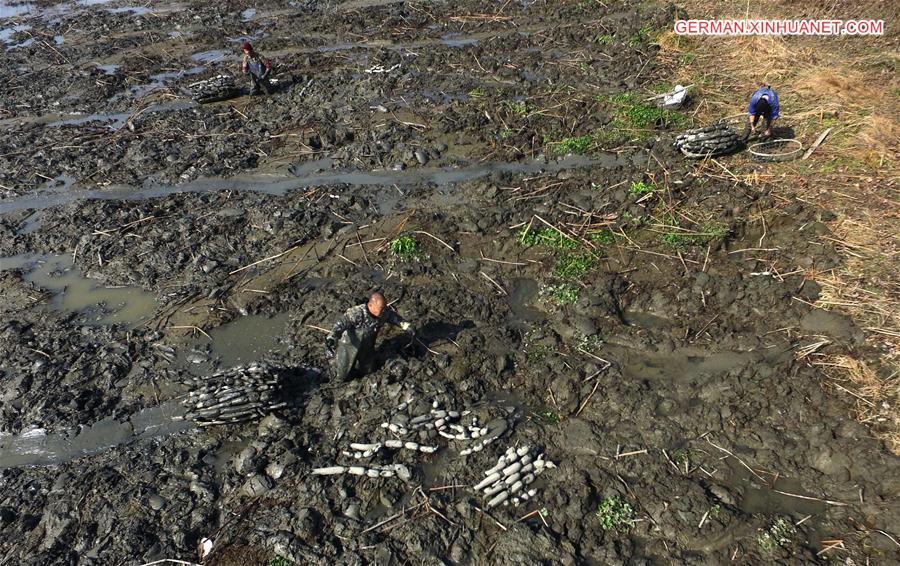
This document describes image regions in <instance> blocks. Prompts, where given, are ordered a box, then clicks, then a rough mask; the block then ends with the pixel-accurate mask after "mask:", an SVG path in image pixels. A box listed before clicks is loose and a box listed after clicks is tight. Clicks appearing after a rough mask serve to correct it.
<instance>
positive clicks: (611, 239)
mask: <svg viewBox="0 0 900 566" xmlns="http://www.w3.org/2000/svg"><path fill="white" fill-rule="evenodd" d="M588 238H590V240H591V241H592V242H594V243H595V244H600V245H603V246H609V245H612V244H615V243H616V236H615V235H614V234H613V233H612V230H610V229H608V228H607V229H604V230H600V231H599V232H594V233H593V234H591V235H590V236H588Z"/></svg>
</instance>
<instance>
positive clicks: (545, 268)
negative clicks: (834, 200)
mask: <svg viewBox="0 0 900 566" xmlns="http://www.w3.org/2000/svg"><path fill="white" fill-rule="evenodd" d="M0 9H2V10H3V11H2V14H3V15H2V19H0V28H2V35H0V38H2V41H3V42H4V44H5V48H6V49H8V50H7V51H6V54H5V57H6V59H7V61H8V62H9V64H8V65H4V66H3V68H2V69H0V74H2V77H0V78H2V80H3V81H4V85H5V88H4V91H3V104H2V110H0V112H2V113H3V115H2V116H0V120H2V122H0V129H2V130H3V132H4V135H3V136H0V191H2V192H0V197H2V198H0V289H2V294H0V296H2V299H0V311H2V312H0V359H2V360H3V362H2V369H0V563H10V564H34V565H37V564H41V565H43V564H119V563H125V564H141V563H146V562H151V561H155V560H161V559H164V558H174V559H179V560H186V561H192V562H199V561H200V557H199V556H198V550H197V549H198V544H200V543H201V542H202V541H203V540H204V539H209V540H210V541H212V543H213V546H212V551H211V553H210V554H209V555H208V556H206V558H205V559H204V561H203V562H204V563H206V564H247V563H253V564H265V563H267V562H269V561H271V560H273V559H274V558H276V557H277V556H280V557H283V558H284V559H286V560H289V561H292V562H294V563H297V564H332V563H341V564H345V563H346V564H367V563H374V564H404V563H412V562H414V563H426V564H469V563H491V564H524V563H528V564H532V563H560V562H561V563H567V564H581V563H589V564H626V563H628V564H631V563H634V564H640V563H647V564H669V563H696V564H721V563H726V562H730V561H736V562H740V563H747V564H758V563H772V562H776V563H785V564H794V563H818V562H827V561H831V560H838V561H842V562H845V563H848V564H849V563H854V564H862V563H866V562H870V563H891V562H895V561H897V560H898V559H900V554H898V546H897V541H896V539H897V534H898V533H900V505H898V501H897V498H898V491H900V465H898V460H897V458H896V457H895V456H893V455H891V454H890V453H889V452H888V451H887V450H886V449H885V447H884V446H883V444H882V443H881V442H879V441H878V440H876V439H874V438H873V436H872V432H871V430H870V429H868V428H866V427H864V426H863V425H861V424H859V423H857V422H856V420H854V419H853V418H852V412H853V407H854V402H855V399H853V398H851V397H850V396H849V395H843V394H841V393H840V391H839V390H835V388H833V387H827V388H826V387H825V386H824V384H825V377H824V375H823V373H822V371H821V366H820V365H817V363H818V362H820V361H821V360H823V359H824V358H823V357H822V356H823V355H827V354H848V355H857V356H868V357H870V358H872V357H873V356H875V355H876V354H877V353H876V352H872V351H870V350H868V349H867V348H866V346H865V345H864V344H863V340H862V334H861V332H860V331H859V329H858V328H856V327H855V326H854V325H853V324H852V323H851V322H850V321H849V320H848V319H846V318H844V317H842V316H840V315H838V314H835V313H832V312H828V311H825V310H822V309H820V308H818V307H817V306H816V301H817V299H818V293H819V289H818V287H817V286H816V284H815V283H814V282H813V281H811V280H807V279H806V278H805V277H804V275H805V274H807V273H812V272H815V271H823V270H827V269H830V268H833V267H834V266H836V265H837V262H838V261H839V256H838V254H837V253H836V252H835V250H834V249H833V247H832V243H831V240H829V239H828V237H829V234H828V231H827V228H826V227H825V225H824V224H823V223H822V221H823V219H825V218H827V215H828V212H827V211H823V210H819V209H817V208H816V207H815V205H814V204H812V203H809V202H800V201H795V200H793V199H792V198H790V197H788V196H786V194H781V193H780V192H779V191H777V190H775V191H766V190H761V189H759V188H758V187H749V186H744V185H742V184H739V183H736V182H735V180H734V179H733V178H730V177H729V176H728V174H727V169H728V164H729V159H740V157H739V156H738V157H732V158H725V160H724V161H723V162H722V165H720V166H719V165H715V164H707V165H697V164H695V163H687V162H685V161H683V160H682V159H681V158H680V156H679V155H678V154H676V153H674V152H673V151H672V149H671V142H672V138H673V136H674V134H675V133H676V131H675V130H674V129H672V128H670V127H668V126H667V125H666V124H659V127H658V128H654V127H653V126H650V130H649V131H645V132H642V133H640V134H635V135H634V136H632V138H631V139H629V140H622V141H621V143H619V144H617V145H616V146H615V147H609V148H606V149H607V150H606V151H603V150H600V149H597V148H592V149H591V150H590V151H589V155H576V156H568V157H567V156H564V155H560V154H561V153H564V152H563V151H560V147H559V146H556V145H554V144H552V143H551V142H553V141H559V140H561V139H562V138H564V137H570V136H579V135H583V134H588V133H592V132H594V131H596V130H598V129H600V130H602V129H603V128H604V126H606V125H608V123H609V122H610V120H612V119H613V117H614V115H615V113H616V108H615V107H612V106H610V105H609V103H608V98H606V97H600V98H599V99H598V98H597V95H610V94H612V95H615V94H622V93H628V92H637V93H640V94H641V95H642V96H643V95H644V94H645V92H646V91H645V89H647V88H648V85H649V84H651V83H653V82H654V81H657V80H664V79H665V77H660V76H658V74H657V71H656V63H655V59H654V54H655V48H654V47H653V46H652V45H650V43H649V40H648V34H647V30H648V29H652V28H654V27H655V28H660V27H663V26H664V25H665V22H667V21H668V20H669V19H671V13H670V12H669V11H668V9H667V8H665V7H663V6H657V5H654V4H652V3H625V2H613V3H605V4H593V3H582V4H576V3H548V2H516V3H508V4H497V5H496V6H492V7H490V8H489V9H488V8H486V7H485V5H484V4H483V3H482V4H473V3H470V2H461V3H460V2H454V3H438V4H434V3H400V2H350V3H346V4H335V3H317V2H291V3H283V2H279V3H274V2H262V3H257V4H255V5H254V6H253V7H252V8H248V6H247V5H246V4H235V3H230V2H225V3H222V2H217V3H211V2H210V3H207V2H191V3H185V4H175V3H173V4H165V3H153V6H149V5H148V6H143V5H141V6H133V5H130V4H127V3H123V2H121V1H110V2H65V3H54V2H40V1H39V2H14V3H0ZM7 30H9V31H7ZM56 38H61V39H56ZM244 38H252V40H253V41H255V42H256V43H257V44H258V46H259V48H260V50H261V51H262V52H263V53H264V54H266V55H268V56H270V57H271V58H272V59H273V61H274V62H275V65H276V69H277V72H278V75H277V76H278V77H279V78H280V79H282V81H281V82H279V86H278V89H277V91H276V92H275V93H274V94H272V95H270V96H265V97H253V98H250V97H241V98H238V99H235V100H232V101H226V102H220V103H216V104H213V105H197V104H194V103H191V102H190V100H189V97H187V96H186V95H185V93H184V90H183V88H184V87H185V85H186V84H188V83H189V82H191V81H194V80H197V79H200V78H205V77H208V76H213V75H215V74H219V73H230V74H235V75H237V72H236V65H237V62H238V57H237V47H238V46H239V42H240V41H242V40H243V39H244ZM29 40H33V41H31V42H29ZM367 71H369V72H367ZM639 182H643V183H645V185H641V186H650V185H652V187H653V188H652V189H651V190H642V189H640V188H638V189H632V185H633V184H634V183H639ZM641 186H639V187H641ZM551 225H552V226H555V227H557V228H562V229H564V230H566V231H571V232H574V233H577V234H579V235H581V236H583V239H580V238H575V239H573V240H571V241H570V242H563V243H562V244H560V245H557V246H553V245H547V243H546V241H544V243H540V242H539V243H537V244H535V245H530V246H529V245H526V244H531V243H533V242H532V241H531V240H532V239H530V238H529V237H528V235H534V234H535V233H538V232H537V231H538V230H539V229H542V230H545V232H541V233H542V234H545V235H546V234H549V233H551V232H550V230H551V229H550V226H551ZM523 229H530V230H529V232H528V233H527V234H526V235H525V236H524V237H523ZM399 235H407V236H409V237H411V238H412V239H413V240H414V241H415V242H416V248H415V250H414V251H413V252H412V253H409V254H406V255H398V254H396V253H394V252H392V251H391V248H390V246H389V242H391V241H392V240H393V239H394V238H396V237H398V236H399ZM558 248H562V249H558ZM570 248H573V249H570ZM573 265H575V267H573ZM578 266H581V268H583V269H581V268H580V267H578ZM376 289H381V290H383V291H384V292H385V294H386V295H387V297H388V299H389V300H396V301H397V302H396V303H395V304H394V308H395V309H396V310H397V311H398V312H399V313H400V314H402V315H403V316H404V317H406V318H407V319H408V320H410V321H413V322H414V324H415V326H416V329H417V332H416V336H417V338H418V341H414V342H412V343H411V341H410V338H409V336H408V335H405V334H402V333H400V332H399V331H396V330H393V329H386V331H385V332H384V333H383V335H382V337H381V338H380V341H379V350H378V353H377V355H376V362H375V366H374V369H373V370H372V371H371V372H370V373H369V374H367V375H365V376H362V377H360V378H358V379H354V380H351V381H349V382H346V383H334V382H332V381H330V380H329V379H328V377H327V375H326V374H325V373H324V371H323V368H325V367H326V365H327V360H326V359H325V357H324V352H323V345H322V340H323V336H324V333H323V329H328V328H329V327H330V326H331V324H333V322H334V321H335V320H336V318H337V316H338V315H339V314H340V313H342V312H343V311H344V310H345V309H346V308H347V307H349V306H351V305H354V304H358V303H359V302H361V301H363V300H364V299H365V297H366V296H367V295H368V294H369V293H370V292H372V291H373V290H376ZM255 360H259V361H263V360H264V361H268V362H270V363H274V364H278V365H280V366H283V367H284V368H286V372H285V377H284V384H283V387H284V391H285V394H286V397H287V399H286V400H287V401H288V405H287V406H286V407H285V408H284V409H282V410H280V411H279V412H277V413H276V414H273V415H270V416H268V417H266V418H265V419H263V420H262V421H260V422H254V423H247V424H242V425H230V426H217V427H207V428H198V427H195V426H194V425H193V424H192V423H184V422H182V421H178V420H176V418H177V417H178V416H179V415H180V414H182V409H181V408H180V405H179V403H178V401H179V400H180V398H181V396H183V395H184V394H186V393H187V391H188V386H187V385H185V383H187V382H188V378H189V377H190V376H204V375H209V374H210V373H212V372H214V371H215V370H217V369H223V368H228V367H231V366H233V365H236V364H243V363H249V362H251V361H255ZM410 399H412V401H411V405H412V411H411V414H414V415H415V414H421V413H424V412H427V411H428V410H429V409H430V408H431V407H432V402H434V401H437V402H439V403H440V404H442V405H443V406H444V407H446V408H450V409H456V410H464V409H470V410H472V411H473V414H475V415H479V416H481V417H482V418H485V419H487V418H494V417H496V416H497V415H506V416H507V417H508V418H509V419H510V420H511V425H510V427H509V430H508V431H507V433H506V434H505V435H504V436H503V437H501V438H500V439H498V440H497V441H495V442H494V443H492V444H489V445H488V446H487V447H486V448H485V449H484V450H482V451H480V452H475V453H473V454H470V455H468V456H464V455H461V454H460V451H461V449H462V448H463V447H464V444H461V443H459V442H455V441H450V442H449V443H448V441H446V440H444V439H442V438H440V437H438V438H437V440H433V439H432V440H428V442H430V443H433V444H436V445H438V446H440V447H441V448H440V450H438V451H437V452H436V453H435V454H430V455H429V454H422V453H417V452H409V451H399V452H395V453H384V454H380V455H379V456H377V457H376V458H375V460H374V463H377V464H389V463H403V464H405V465H407V466H408V467H409V469H410V470H411V472H412V477H411V478H410V480H409V481H402V480H400V479H397V478H379V479H372V478H365V477H363V478H360V477H357V476H350V475H340V476H324V477H323V476H314V475H311V474H310V472H311V470H312V469H313V468H317V467H323V466H330V465H333V464H335V463H342V464H346V463H348V462H349V461H350V460H348V458H347V457H346V456H344V455H343V454H342V451H343V450H347V449H348V445H349V443H350V442H363V443H365V442H376V441H381V440H384V439H385V438H387V436H386V435H387V432H386V431H385V429H383V428H382V427H381V426H380V425H381V423H382V422H385V421H388V420H389V419H390V418H391V416H392V415H394V414H395V412H396V411H397V406H398V404H400V403H401V402H403V401H407V400H410ZM421 441H422V442H423V443H424V442H426V440H424V439H423V440H421ZM513 445H520V446H521V445H531V446H535V447H538V448H539V449H540V450H541V451H542V452H544V453H545V454H546V457H547V459H548V460H551V461H553V462H555V463H556V464H557V466H558V467H557V468H556V469H551V470H548V471H547V472H546V473H544V474H543V475H541V476H540V478H539V480H538V482H536V483H535V484H534V485H535V488H536V489H537V494H536V495H535V497H534V498H533V499H532V500H531V501H529V502H527V503H524V504H522V505H521V506H519V507H514V506H500V507H497V508H495V509H491V510H488V509H487V508H486V503H487V502H486V500H485V499H484V498H483V497H482V496H481V495H480V494H478V493H476V492H474V491H473V490H472V489H471V486H472V485H473V484H475V483H477V482H478V481H480V480H481V478H482V477H483V475H482V471H483V470H487V469H488V468H490V467H492V466H493V465H494V463H495V462H496V460H497V458H498V456H500V454H502V453H503V451H504V450H505V449H506V448H507V447H508V446H513ZM610 502H621V503H624V504H627V506H618V507H616V509H617V510H618V512H617V513H612V512H610V511H608V509H609V507H610ZM601 509H607V511H605V512H603V511H600V510H601ZM598 512H599V515H598ZM892 537H893V538H892Z"/></svg>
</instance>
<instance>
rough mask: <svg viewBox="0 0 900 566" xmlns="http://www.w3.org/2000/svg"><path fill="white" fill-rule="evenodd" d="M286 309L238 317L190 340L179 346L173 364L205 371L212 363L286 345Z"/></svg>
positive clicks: (225, 363)
mask: <svg viewBox="0 0 900 566" xmlns="http://www.w3.org/2000/svg"><path fill="white" fill-rule="evenodd" d="M288 320H289V315H288V313H280V314H277V315H275V316H272V317H268V316H265V315H252V316H244V317H241V318H237V319H235V320H233V321H231V322H229V323H227V324H223V325H221V326H217V327H216V328H213V329H211V330H208V331H207V334H209V336H210V338H211V339H210V338H206V337H205V336H201V337H199V338H196V339H192V340H189V341H188V342H186V343H185V344H184V345H183V346H182V347H181V348H179V355H178V357H177V359H176V364H177V365H178V366H180V367H182V368H184V369H187V370H188V371H191V372H192V373H197V374H206V373H209V372H211V371H212V370H213V369H214V368H213V366H214V365H216V366H219V367H233V366H238V365H245V364H249V363H250V362H254V361H258V360H262V359H264V358H265V357H266V356H267V355H268V354H271V353H274V352H281V351H284V350H285V349H286V348H287V345H286V344H285V343H284V341H283V338H282V337H283V336H284V335H285V331H286V330H287V323H288Z"/></svg>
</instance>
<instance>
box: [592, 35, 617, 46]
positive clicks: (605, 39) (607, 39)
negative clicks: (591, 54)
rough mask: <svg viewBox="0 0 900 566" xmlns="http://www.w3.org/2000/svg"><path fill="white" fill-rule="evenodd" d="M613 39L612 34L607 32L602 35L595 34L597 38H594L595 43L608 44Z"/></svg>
mask: <svg viewBox="0 0 900 566" xmlns="http://www.w3.org/2000/svg"><path fill="white" fill-rule="evenodd" d="M613 39H614V38H613V36H612V35H610V34H608V33H604V34H602V35H598V36H597V39H596V40H595V41H596V42H597V43H603V44H610V43H612V42H613Z"/></svg>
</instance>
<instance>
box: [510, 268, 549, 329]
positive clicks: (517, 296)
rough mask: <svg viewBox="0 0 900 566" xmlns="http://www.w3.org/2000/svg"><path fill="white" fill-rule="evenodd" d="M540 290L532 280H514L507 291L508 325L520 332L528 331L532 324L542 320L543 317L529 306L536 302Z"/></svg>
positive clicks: (538, 311)
mask: <svg viewBox="0 0 900 566" xmlns="http://www.w3.org/2000/svg"><path fill="white" fill-rule="evenodd" d="M539 291H540V288H539V286H538V283H537V281H535V280H534V279H526V278H520V279H514V280H513V281H512V286H511V288H510V291H509V298H508V299H507V300H508V302H509V310H510V325H511V326H512V327H513V328H518V329H520V330H522V331H527V330H529V329H530V328H531V327H532V326H533V325H534V323H536V322H540V321H541V320H543V319H544V318H546V317H545V315H544V314H543V313H542V312H541V311H540V310H538V309H536V308H535V307H533V306H531V305H532V303H533V302H534V301H535V300H537V297H538V292H539Z"/></svg>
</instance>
